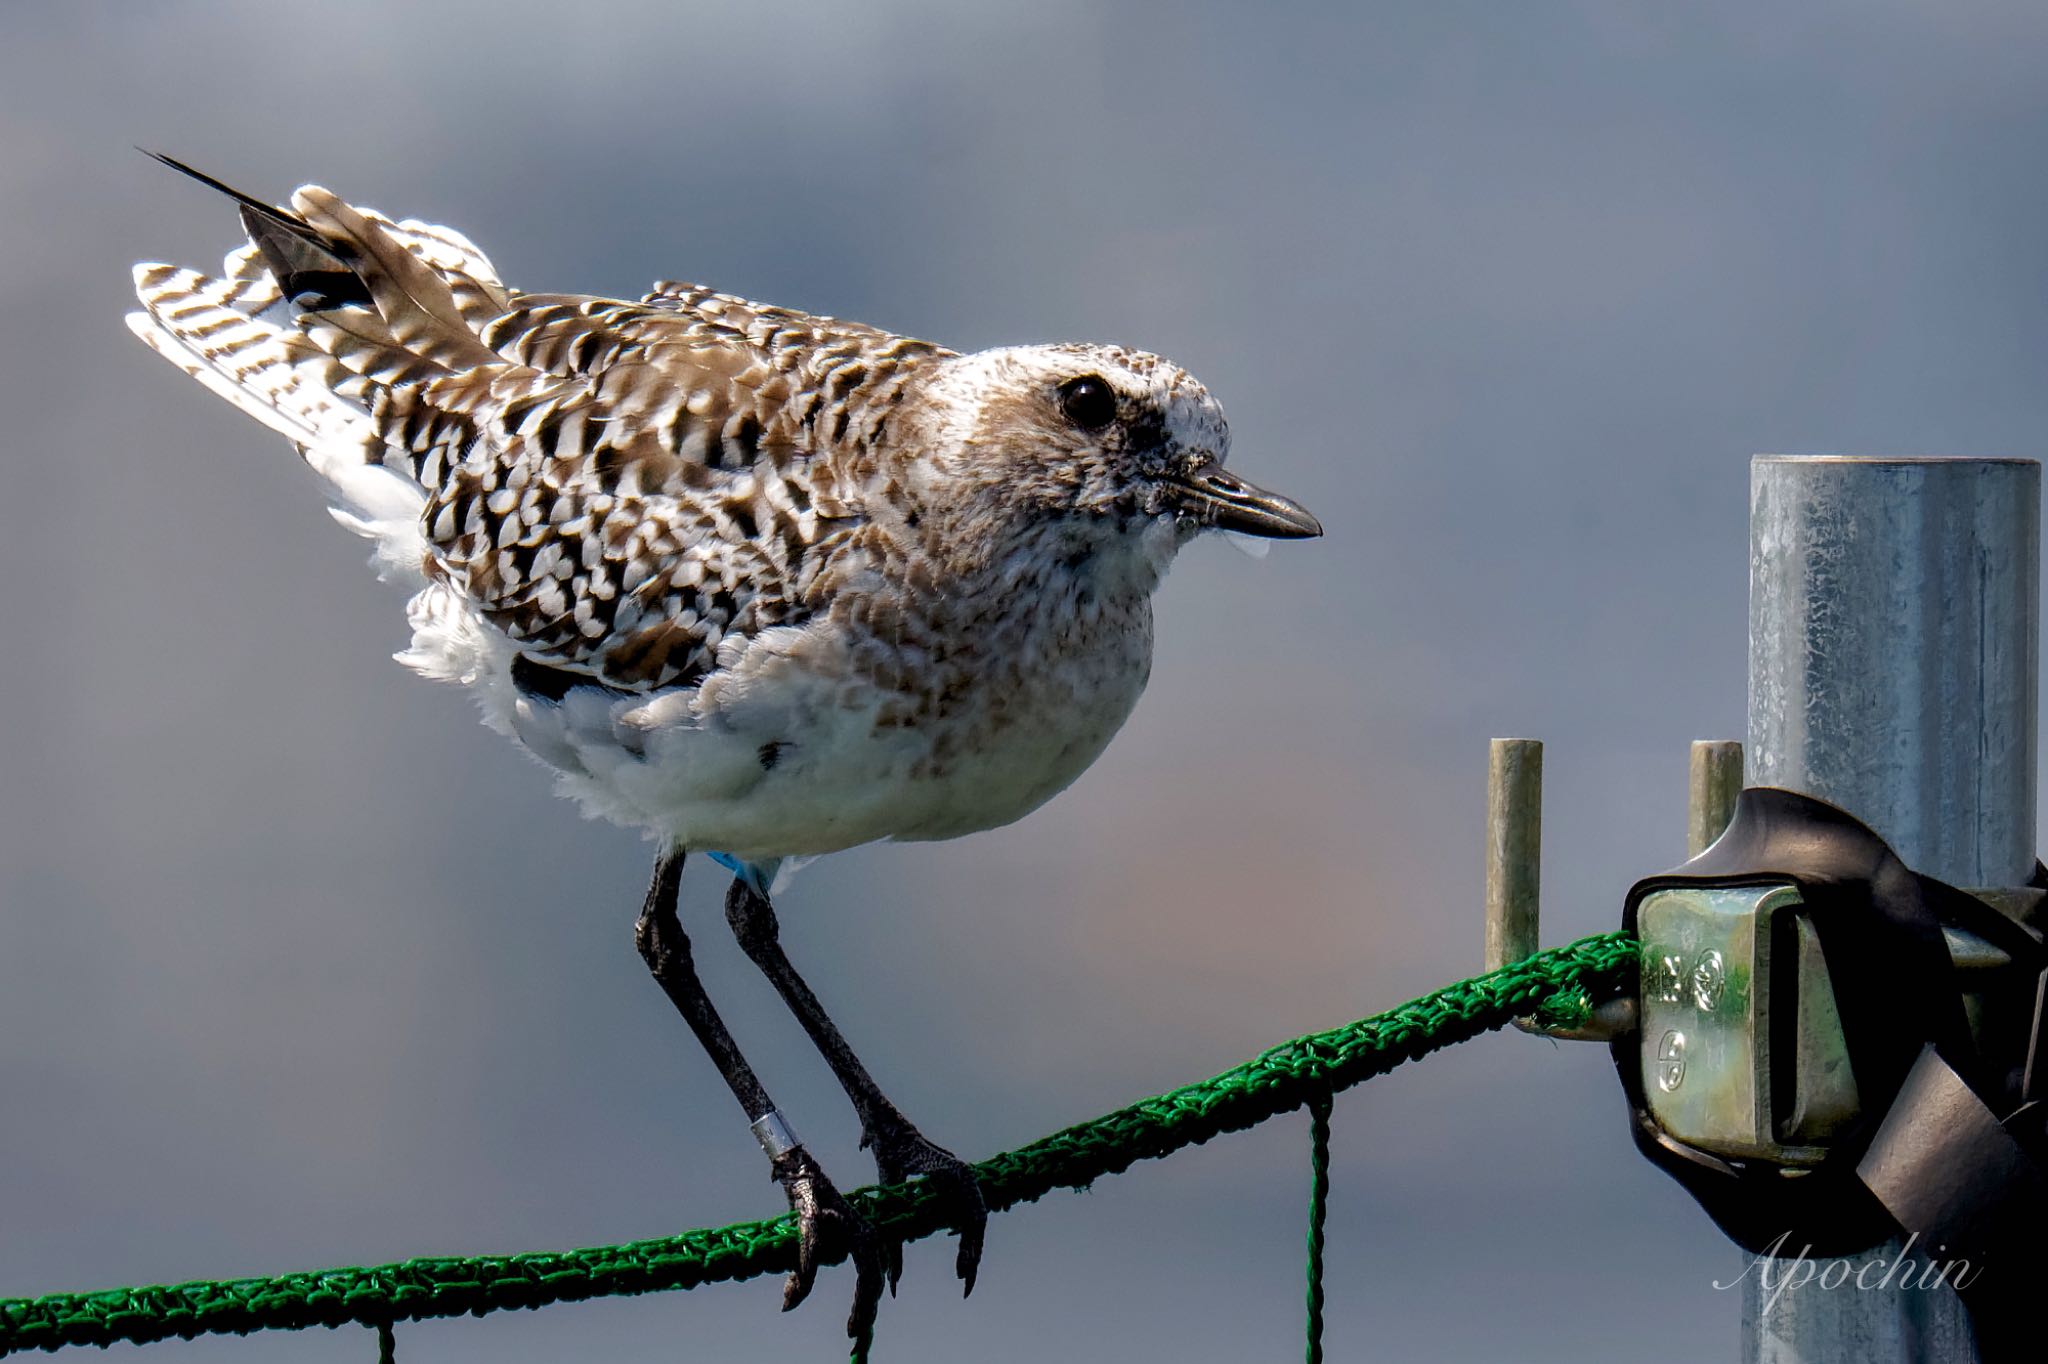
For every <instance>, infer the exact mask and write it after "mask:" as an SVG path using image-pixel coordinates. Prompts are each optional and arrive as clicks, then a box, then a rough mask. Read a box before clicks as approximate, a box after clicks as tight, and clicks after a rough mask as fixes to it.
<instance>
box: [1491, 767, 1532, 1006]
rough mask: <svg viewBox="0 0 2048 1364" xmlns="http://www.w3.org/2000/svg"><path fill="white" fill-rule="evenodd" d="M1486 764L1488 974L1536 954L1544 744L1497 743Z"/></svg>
mask: <svg viewBox="0 0 2048 1364" xmlns="http://www.w3.org/2000/svg"><path fill="white" fill-rule="evenodd" d="M1486 757H1487V762H1486V969H1487V970H1489V971H1496V970H1499V969H1500V968H1501V967H1503V966H1506V965H1508V964H1509V963H1511V962H1517V961H1520V960H1521V959H1522V958H1524V957H1526V956H1529V955H1531V954H1532V953H1534V952H1535V950H1536V946H1537V943H1536V937H1537V925H1538V923H1539V922H1540V921H1539V918H1538V915H1539V912H1540V911H1539V903H1540V900H1541V897H1542V886H1543V744H1542V742H1541V741H1540V740H1537V739H1495V740H1494V741H1493V744H1492V746H1491V747H1490V748H1489V749H1488V750H1487V755H1486Z"/></svg>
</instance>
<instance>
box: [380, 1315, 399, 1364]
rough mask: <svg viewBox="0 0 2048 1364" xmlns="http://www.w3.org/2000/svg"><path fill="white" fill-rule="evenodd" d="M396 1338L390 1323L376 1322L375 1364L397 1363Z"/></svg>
mask: <svg viewBox="0 0 2048 1364" xmlns="http://www.w3.org/2000/svg"><path fill="white" fill-rule="evenodd" d="M397 1360H398V1339H397V1337H396V1336H395V1335H394V1334H393V1333H392V1330H391V1323H390V1322H388V1321H380V1322H378V1323H377V1364H397Z"/></svg>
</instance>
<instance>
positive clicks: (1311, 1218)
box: [1308, 1094, 1330, 1364]
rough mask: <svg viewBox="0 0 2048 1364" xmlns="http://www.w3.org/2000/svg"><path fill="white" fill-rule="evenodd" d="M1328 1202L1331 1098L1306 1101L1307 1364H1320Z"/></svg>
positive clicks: (1321, 1357)
mask: <svg viewBox="0 0 2048 1364" xmlns="http://www.w3.org/2000/svg"><path fill="white" fill-rule="evenodd" d="M1329 1202H1330V1096H1329V1095H1328V1094H1318V1095H1315V1096H1314V1097H1312V1098H1311V1099H1310V1100H1309V1101H1308V1364H1323V1223H1324V1221H1325V1220H1327V1217H1328V1214H1329Z"/></svg>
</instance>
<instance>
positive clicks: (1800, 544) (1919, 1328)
mask: <svg viewBox="0 0 2048 1364" xmlns="http://www.w3.org/2000/svg"><path fill="white" fill-rule="evenodd" d="M1750 474H1751V476H1750V523H1749V524H1750V549H1749V746H1748V760H1749V780H1750V781H1751V782H1752V783H1754V784H1756V785H1759V786H1785V787H1790V788H1792V789H1794V790H1798V791H1804V792H1807V793H1808V794H1810V795H1815V796H1819V797H1820V798H1821V799H1823V800H1827V801H1831V802H1833V803H1834V804H1836V805H1840V806H1842V807H1843V808H1844V809H1846V810H1848V811H1849V812H1850V813H1852V814H1854V815H1856V816H1857V817H1858V818H1860V819H1862V820H1863V821H1864V822H1866V823H1868V824H1869V825H1870V826H1871V827H1872V828H1874V829H1876V830H1877V832H1878V833H1879V834H1881V835H1883V836H1884V838H1885V839H1886V840H1887V841H1888V842H1890V844H1891V845H1892V847H1893V848H1895V849H1896V850H1897V851H1898V853H1899V856H1900V857H1902V858H1903V859H1905V861H1906V864H1907V865H1908V866H1911V867H1913V868H1914V869H1916V870H1918V871H1922V872H1925V873H1927V874H1928V875H1931V876H1934V877H1937V878H1939V879H1941V880H1943V881H1947V882H1950V883H1951V884H1954V885H1959V886H1969V887H1992V886H2019V885H2023V884H2025V883H2026V881H2027V880H2028V878H2029V877H2030V876H2031V875H2032V872H2033V867H2034V743H2035V734H2034V730H2035V678H2036V672H2037V661H2038V652H2039V650H2038V628H2039V601H2038V592H2039V561H2040V538H2041V532H2040V500H2041V469H2040V465H2039V464H2038V463H2036V462H2035V461H2033V460H2017V459H1851V458H1835V457H1820V458H1796V457H1790V456H1779V455H1760V456H1758V457H1757V458H1756V460H1755V461H1754V463H1753V464H1752V465H1751V471H1750ZM1896 1250H1897V1247H1889V1248H1887V1249H1886V1250H1884V1251H1882V1252H1872V1255H1873V1256H1875V1255H1878V1254H1883V1255H1884V1256H1885V1257H1886V1258H1890V1257H1891V1255H1892V1254H1894V1253H1895V1252H1896ZM1920 1253H1922V1254H1925V1253H1926V1252H1925V1251H1924V1250H1922V1251H1921V1252H1920ZM1759 1278H1760V1276H1758V1275H1754V1274H1751V1275H1745V1276H1744V1278H1743V1280H1742V1283H1743V1359H1744V1361H1745V1364H1850V1362H1851V1361H1855V1362H1856V1364H1959V1362H1960V1364H1967V1362H1968V1361H1972V1360H1974V1359H1975V1358H1976V1354H1975V1351H1974V1350H1973V1349H1972V1347H1971V1345H1970V1333H1969V1326H1968V1323H1967V1321H1966V1319H1965V1317H1964V1315H1963V1312H1962V1308H1961V1306H1960V1304H1958V1303H1957V1301H1956V1299H1955V1296H1954V1294H1953V1293H1951V1292H1949V1291H1948V1290H1947V1289H1939V1290H1926V1289H1917V1288H1916V1289H1900V1290H1892V1291H1882V1290H1879V1291H1861V1290H1859V1289H1857V1288H1856V1286H1855V1283H1854V1280H1853V1278H1852V1279H1851V1280H1850V1281H1849V1282H1848V1283H1847V1284H1845V1285H1844V1286H1843V1287H1841V1288H1838V1289H1833V1290H1829V1289H1823V1288H1820V1287H1819V1286H1818V1284H1817V1283H1809V1284H1808V1285H1807V1286H1806V1287H1804V1288H1800V1289H1796V1290H1795V1289H1787V1290H1785V1291H1783V1292H1781V1293H1779V1294H1777V1295H1776V1297H1775V1299H1774V1300H1767V1299H1768V1296H1769V1295H1768V1294H1767V1293H1766V1292H1765V1290H1764V1289H1763V1288H1762V1286H1761V1284H1760V1283H1759Z"/></svg>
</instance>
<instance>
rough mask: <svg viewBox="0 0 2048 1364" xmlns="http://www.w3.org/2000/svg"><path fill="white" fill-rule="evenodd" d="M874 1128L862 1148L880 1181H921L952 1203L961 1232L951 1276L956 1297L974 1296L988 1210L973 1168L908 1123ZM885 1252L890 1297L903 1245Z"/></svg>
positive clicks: (895, 1244) (900, 1269)
mask: <svg viewBox="0 0 2048 1364" xmlns="http://www.w3.org/2000/svg"><path fill="white" fill-rule="evenodd" d="M878 1128H879V1130H870V1131H869V1132H868V1134H867V1135H866V1136H865V1137H864V1138H863V1139H862V1141H861V1144H862V1145H863V1146H871V1147H873V1148H874V1152H875V1174H876V1176H877V1177H878V1178H879V1179H880V1180H881V1182H882V1183H884V1184H900V1183H902V1182H903V1181H904V1180H906V1179H910V1178H913V1177H914V1178H919V1179H924V1180H927V1181H929V1182H930V1183H931V1185H932V1187H933V1188H935V1189H936V1190H938V1193H939V1196H940V1197H941V1198H943V1199H945V1200H947V1201H948V1202H949V1203H950V1204H951V1206H952V1209H953V1219H954V1223H955V1225H956V1226H958V1227H959V1229H960V1253H959V1255H957V1256H956V1257H955V1258H954V1261H953V1272H954V1273H955V1274H957V1275H959V1276H960V1282H961V1284H962V1285H964V1287H962V1289H961V1290H960V1296H961V1297H963V1298H964V1297H966V1296H967V1295H968V1294H969V1293H972V1292H973V1291H974V1276H975V1275H976V1273H978V1272H979V1271H980V1269H981V1243H982V1239H983V1237H984V1235H985V1234H986V1232H987V1231H988V1205H987V1204H986V1203H984V1202H983V1201H982V1197H981V1185H980V1184H979V1183H977V1182H976V1180H975V1178H974V1167H973V1166H971V1165H969V1164H968V1163H967V1162H966V1161H964V1160H962V1159H960V1157H958V1156H956V1155H954V1154H953V1153H952V1152H951V1151H948V1150H946V1149H945V1148H944V1147H943V1146H935V1145H933V1144H932V1143H931V1142H929V1141H927V1140H925V1138H924V1135H923V1134H922V1133H920V1132H919V1131H918V1130H917V1129H916V1128H915V1127H912V1126H911V1125H910V1124H909V1123H908V1122H901V1121H900V1120H899V1121H898V1122H892V1123H887V1124H880V1125H878ZM885 1250H886V1253H887V1256H888V1264H889V1291H890V1292H891V1293H894V1292H895V1291H896V1281H897V1280H898V1279H901V1278H902V1277H903V1246H902V1244H901V1243H900V1242H897V1241H890V1242H889V1243H888V1244H887V1246H886V1247H885Z"/></svg>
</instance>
